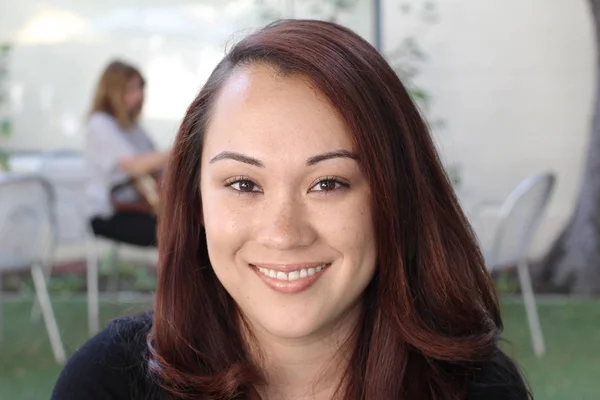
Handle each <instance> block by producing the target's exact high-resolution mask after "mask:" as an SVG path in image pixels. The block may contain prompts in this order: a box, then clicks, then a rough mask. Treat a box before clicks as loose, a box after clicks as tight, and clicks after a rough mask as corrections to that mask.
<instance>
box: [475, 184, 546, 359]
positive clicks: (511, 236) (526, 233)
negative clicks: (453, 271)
mask: <svg viewBox="0 0 600 400" xmlns="http://www.w3.org/2000/svg"><path fill="white" fill-rule="evenodd" d="M555 183H556V178H555V176H554V174H552V173H548V172H546V173H540V174H536V175H533V176H530V177H528V178H526V179H525V180H523V181H522V182H521V183H520V184H519V185H518V186H517V187H516V188H515V189H514V190H513V191H512V192H511V193H510V194H509V196H508V197H507V198H506V200H505V201H504V203H502V204H501V205H500V206H499V207H498V208H496V210H495V211H496V212H495V214H496V217H497V224H496V227H495V229H494V232H493V235H492V237H491V239H492V240H491V243H490V248H488V249H484V254H485V258H486V264H487V267H488V269H489V270H490V271H498V270H502V269H506V268H509V267H512V266H515V265H516V266H517V273H518V277H519V285H520V287H521V292H522V294H523V301H524V303H525V311H526V313H527V322H528V324H529V330H530V333H531V340H532V344H533V350H534V353H535V354H536V356H538V357H541V356H543V355H544V354H545V352H546V347H545V344H544V337H543V334H542V329H541V326H540V320H539V316H538V312H537V307H536V303H535V296H534V292H533V286H532V284H531V275H530V273H529V266H528V264H527V257H528V255H529V251H530V247H531V244H532V242H533V239H534V237H535V234H536V232H537V230H538V228H539V225H540V222H541V220H542V217H543V214H544V211H545V210H546V208H547V206H548V203H549V200H550V198H551V196H552V193H553V191H554V186H555ZM484 207H486V206H480V207H478V208H479V209H478V210H477V211H476V214H478V215H481V212H482V210H483V209H484ZM487 208H488V209H489V206H487Z"/></svg>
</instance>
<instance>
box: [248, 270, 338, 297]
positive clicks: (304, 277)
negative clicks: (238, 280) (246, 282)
mask: <svg viewBox="0 0 600 400" xmlns="http://www.w3.org/2000/svg"><path fill="white" fill-rule="evenodd" d="M250 266H251V267H252V269H253V270H254V271H255V272H256V274H257V275H258V276H259V277H260V278H261V279H262V280H263V282H265V283H266V284H267V286H269V287H270V288H271V289H273V290H275V291H277V292H280V293H299V292H302V291H304V290H307V289H308V288H310V287H311V286H312V285H314V284H315V282H317V280H319V278H320V277H321V276H322V275H323V274H324V273H325V272H326V271H327V270H328V269H329V267H330V266H331V263H302V264H258V265H257V264H250Z"/></svg>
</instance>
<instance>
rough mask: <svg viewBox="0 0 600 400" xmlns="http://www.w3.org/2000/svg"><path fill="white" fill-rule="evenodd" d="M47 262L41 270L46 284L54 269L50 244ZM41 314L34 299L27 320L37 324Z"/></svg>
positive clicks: (52, 247) (52, 249)
mask: <svg viewBox="0 0 600 400" xmlns="http://www.w3.org/2000/svg"><path fill="white" fill-rule="evenodd" d="M47 251H48V254H49V257H48V260H49V261H48V262H47V263H45V265H44V267H43V268H42V271H43V272H44V279H45V280H46V282H48V281H49V280H50V278H51V277H52V268H53V267H54V264H53V263H54V246H52V244H51V245H50V246H49V248H48V250H47ZM41 316H42V314H41V310H40V306H39V303H38V301H37V298H35V297H34V299H33V305H32V306H31V312H30V314H29V320H30V321H31V322H38V321H39V320H40V318H41Z"/></svg>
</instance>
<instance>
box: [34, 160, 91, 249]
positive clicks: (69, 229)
mask: <svg viewBox="0 0 600 400" xmlns="http://www.w3.org/2000/svg"><path fill="white" fill-rule="evenodd" d="M38 173H39V174H40V175H41V176H42V177H43V178H45V179H46V180H47V181H48V182H49V183H50V184H51V185H52V190H53V192H54V196H55V201H54V213H55V215H56V220H57V221H56V229H57V231H56V240H57V241H58V242H59V243H65V244H68V243H74V242H82V241H84V240H85V239H86V237H87V236H86V235H87V234H88V230H89V226H88V219H87V215H86V212H85V180H86V175H85V167H84V163H83V157H82V156H81V154H78V153H75V152H73V151H69V150H51V151H46V152H44V153H41V155H40V163H39V171H38Z"/></svg>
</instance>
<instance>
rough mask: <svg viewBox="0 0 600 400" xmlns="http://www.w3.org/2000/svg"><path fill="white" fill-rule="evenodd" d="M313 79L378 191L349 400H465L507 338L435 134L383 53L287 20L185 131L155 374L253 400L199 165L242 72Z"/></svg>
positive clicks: (163, 247) (195, 389)
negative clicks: (270, 70) (208, 227)
mask: <svg viewBox="0 0 600 400" xmlns="http://www.w3.org/2000/svg"><path fill="white" fill-rule="evenodd" d="M252 64H265V65H270V66H272V67H274V68H275V69H276V70H277V71H278V73H279V74H281V75H283V76H289V75H300V76H304V77H307V78H308V79H310V81H312V83H313V84H314V85H315V86H316V87H317V88H318V89H319V90H321V91H322V92H323V93H324V94H325V96H327V98H329V100H330V102H331V104H332V105H333V106H334V107H335V108H336V109H337V110H338V111H339V113H340V115H341V117H342V118H343V119H344V121H345V123H346V125H347V128H348V131H349V133H350V134H351V135H352V140H353V142H354V145H355V148H356V151H357V152H358V153H359V156H360V160H361V166H362V168H363V170H364V173H365V175H366V178H367V180H368V182H369V184H370V188H371V192H372V194H373V196H372V199H373V200H372V202H373V204H372V209H373V211H372V212H373V218H374V226H375V229H376V240H377V251H378V266H377V270H376V273H375V276H374V278H373V280H372V282H371V283H370V284H369V286H368V287H367V289H366V291H365V293H364V301H365V305H366V307H365V309H366V312H365V313H364V316H363V318H362V322H361V324H360V326H359V327H358V328H357V332H356V335H357V338H356V339H357V343H358V345H357V347H356V348H355V349H354V350H353V356H352V359H351V363H350V366H349V368H348V371H347V374H346V377H345V380H344V381H343V382H341V383H340V387H339V390H338V394H339V395H340V397H341V398H343V399H348V400H350V399H352V400H354V399H367V400H381V399H398V398H405V399H416V398H418V399H459V398H464V396H465V392H466V391H467V389H468V386H469V379H470V375H471V373H470V366H472V365H476V363H478V362H486V361H489V360H490V359H491V358H492V356H493V354H494V353H495V351H496V342H497V339H498V337H499V334H500V331H501V329H502V323H501V319H500V314H499V309H498V303H497V299H496V296H495V291H494V288H493V285H492V281H491V279H490V277H489V275H488V273H487V272H486V270H485V266H484V262H483V259H482V256H481V254H480V251H479V249H478V246H477V244H476V240H475V239H474V235H473V233H472V231H471V228H470V226H469V224H468V222H467V220H466V218H465V216H464V215H463V213H462V211H461V208H460V206H459V205H458V202H457V200H456V197H455V195H454V192H453V189H452V187H451V185H450V183H449V180H448V177H447V176H446V174H445V172H444V169H443V167H442V164H441V162H440V160H439V158H438V155H437V153H436V150H435V148H434V145H433V142H432V139H431V137H430V135H429V133H428V130H427V127H426V125H425V123H424V121H423V119H422V118H421V116H420V114H419V111H418V110H417V108H416V107H415V105H414V103H413V101H412V100H411V99H410V97H409V95H408V94H407V91H406V90H405V88H404V86H403V85H402V83H401V82H400V80H399V79H398V77H397V76H396V74H395V73H394V71H393V70H392V69H391V68H390V66H389V65H388V64H387V62H386V61H385V60H384V59H383V58H382V57H381V55H379V54H378V53H377V51H376V50H375V49H374V48H373V47H372V46H371V45H370V44H368V43H367V42H366V41H365V40H363V39H361V38H360V37H359V36H358V35H356V34H355V33H353V32H351V31H350V30H348V29H346V28H344V27H341V26H338V25H335V24H332V23H326V22H318V21H302V20H285V21H279V22H276V23H273V24H271V25H269V26H267V27H266V28H264V29H262V30H260V31H258V32H256V33H254V34H252V35H250V36H248V37H246V38H245V39H243V40H242V41H240V42H239V43H237V44H236V45H235V46H234V47H233V48H232V49H231V50H230V51H229V52H228V54H227V55H226V56H225V58H224V59H223V60H222V61H221V62H220V63H219V65H218V66H217V67H216V69H215V71H214V72H213V74H212V75H211V76H210V78H209V79H208V81H207V83H206V84H205V86H204V87H203V88H202V90H201V91H200V93H199V95H198V96H197V97H196V99H195V100H194V101H193V102H192V104H191V105H190V107H189V109H188V111H187V114H186V115H185V118H184V120H183V122H182V124H181V127H180V130H179V133H178V136H177V139H176V142H175V146H174V148H173V153H172V158H171V161H170V165H169V168H168V173H167V176H166V179H165V182H164V184H163V185H164V186H163V187H164V189H165V191H164V193H163V196H164V200H163V202H162V204H164V205H165V207H164V209H163V210H162V214H161V222H160V226H159V239H158V243H159V253H160V261H159V279H158V290H157V294H156V303H155V314H154V325H153V330H152V332H151V334H150V335H149V338H148V344H149V346H150V353H151V356H150V360H149V368H150V370H151V371H152V372H153V374H155V376H157V377H158V378H157V379H158V381H159V382H160V384H161V385H162V386H163V388H164V389H165V390H167V391H168V392H169V393H170V394H171V395H172V396H173V397H175V398H203V399H250V398H251V399H254V398H258V397H259V396H258V395H257V393H256V392H255V390H254V386H255V384H256V383H258V382H261V374H260V371H259V370H258V368H257V367H256V366H255V364H254V363H253V362H252V360H251V359H249V357H248V355H247V354H246V352H245V345H244V342H243V340H242V338H241V336H240V332H239V325H238V324H239V322H238V321H239V318H238V317H239V316H238V314H237V313H238V310H237V307H236V305H235V303H234V301H233V300H232V298H231V297H230V296H229V295H228V293H227V292H226V291H225V289H224V288H223V286H222V285H221V284H220V282H219V280H218V279H217V277H216V276H215V273H214V272H213V270H212V268H211V266H210V263H209V258H208V252H207V249H206V244H205V243H206V241H205V236H204V232H203V228H202V216H201V210H202V205H201V197H200V190H199V176H200V173H199V169H200V157H201V156H200V155H201V149H202V142H203V137H204V134H205V131H206V127H207V123H208V121H209V119H210V113H211V106H212V105H213V104H214V102H215V98H216V97H217V95H218V93H219V89H220V88H221V87H222V85H223V83H224V81H225V80H226V79H227V78H228V76H230V75H231V73H232V71H233V70H234V69H235V68H238V67H242V66H247V65H252Z"/></svg>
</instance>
